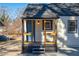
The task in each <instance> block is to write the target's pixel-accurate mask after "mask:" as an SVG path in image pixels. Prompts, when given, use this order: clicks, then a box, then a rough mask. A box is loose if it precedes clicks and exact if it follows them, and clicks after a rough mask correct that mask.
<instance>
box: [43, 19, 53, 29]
mask: <svg viewBox="0 0 79 59" xmlns="http://www.w3.org/2000/svg"><path fill="white" fill-rule="evenodd" d="M45 21H46V22H50V23H49V24H50V25H51V26H50V28H46V29H45V30H53V20H45ZM45 27H46V26H45ZM42 30H44V20H43V21H42Z"/></svg>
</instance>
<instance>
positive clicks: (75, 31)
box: [67, 20, 77, 33]
mask: <svg viewBox="0 0 79 59" xmlns="http://www.w3.org/2000/svg"><path fill="white" fill-rule="evenodd" d="M69 22H75V24H74V26H75V27H74V26H70V25H69ZM67 27H68V29H67V31H68V33H77V20H68V24H67ZM69 27H74V28H75V30H74V31H73V30H72V31H70V28H69Z"/></svg>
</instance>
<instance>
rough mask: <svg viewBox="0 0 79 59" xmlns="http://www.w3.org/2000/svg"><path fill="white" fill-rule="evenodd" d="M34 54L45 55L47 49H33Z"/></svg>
mask: <svg viewBox="0 0 79 59" xmlns="http://www.w3.org/2000/svg"><path fill="white" fill-rule="evenodd" d="M32 53H45V48H33V49H32Z"/></svg>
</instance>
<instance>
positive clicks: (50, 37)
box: [22, 19, 57, 53]
mask: <svg viewBox="0 0 79 59" xmlns="http://www.w3.org/2000/svg"><path fill="white" fill-rule="evenodd" d="M56 21H57V20H56V19H49V20H47V19H45V20H43V19H39V20H38V19H37V20H36V19H35V20H33V19H32V20H29V19H24V20H22V25H23V39H22V47H23V48H22V51H23V52H26V51H27V52H28V51H29V52H31V53H32V52H33V50H34V49H35V50H37V49H38V50H42V51H43V52H48V51H49V52H51V51H57V24H56Z"/></svg>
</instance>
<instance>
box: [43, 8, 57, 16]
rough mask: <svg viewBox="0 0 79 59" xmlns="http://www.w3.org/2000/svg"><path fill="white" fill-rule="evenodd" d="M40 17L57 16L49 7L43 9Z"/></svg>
mask: <svg viewBox="0 0 79 59" xmlns="http://www.w3.org/2000/svg"><path fill="white" fill-rule="evenodd" d="M42 17H44V18H46V17H47V18H54V17H57V14H56V13H54V12H52V11H51V10H50V9H46V10H45V11H44V13H43V14H42Z"/></svg>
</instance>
